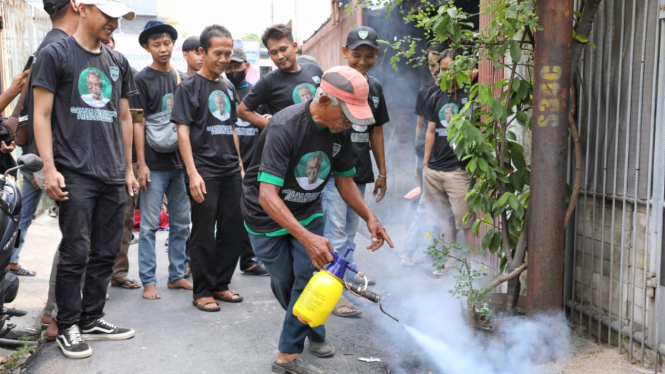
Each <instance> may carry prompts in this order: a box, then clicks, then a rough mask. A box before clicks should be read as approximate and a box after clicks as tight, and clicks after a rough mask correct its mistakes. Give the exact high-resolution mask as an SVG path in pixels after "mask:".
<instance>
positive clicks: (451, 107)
mask: <svg viewBox="0 0 665 374" xmlns="http://www.w3.org/2000/svg"><path fill="white" fill-rule="evenodd" d="M458 112H459V107H458V106H457V104H454V103H449V104H446V105H444V106H442V107H441V109H440V110H439V122H440V123H441V126H443V129H438V130H443V131H438V132H439V135H440V136H448V124H449V123H450V120H451V119H453V116H454V115H455V114H457V113H458Z"/></svg>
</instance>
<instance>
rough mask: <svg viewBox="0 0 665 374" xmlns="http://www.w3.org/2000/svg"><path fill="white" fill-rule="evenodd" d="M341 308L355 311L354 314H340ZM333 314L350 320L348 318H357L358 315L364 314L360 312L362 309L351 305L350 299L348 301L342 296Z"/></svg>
mask: <svg viewBox="0 0 665 374" xmlns="http://www.w3.org/2000/svg"><path fill="white" fill-rule="evenodd" d="M341 308H348V309H351V310H353V312H350V313H340V312H339V310H340V309H341ZM332 314H334V315H336V316H337V317H343V318H348V317H355V316H358V315H360V314H362V312H361V311H360V309H358V308H356V306H355V305H353V304H351V302H350V301H349V299H347V298H346V297H344V296H342V297H341V298H340V299H339V301H338V302H337V305H335V309H333V311H332Z"/></svg>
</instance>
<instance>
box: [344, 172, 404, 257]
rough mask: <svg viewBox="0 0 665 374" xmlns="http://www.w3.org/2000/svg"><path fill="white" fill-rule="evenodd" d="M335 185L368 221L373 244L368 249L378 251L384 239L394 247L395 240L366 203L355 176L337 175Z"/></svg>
mask: <svg viewBox="0 0 665 374" xmlns="http://www.w3.org/2000/svg"><path fill="white" fill-rule="evenodd" d="M335 187H337V191H339V194H340V196H342V199H343V200H344V202H345V203H346V205H348V206H349V208H351V209H353V211H354V212H356V213H357V214H358V215H359V216H360V217H361V218H362V219H363V220H365V222H367V228H368V229H369V232H370V233H371V235H372V244H370V245H369V246H368V247H367V249H371V250H372V251H376V250H377V249H379V248H380V247H381V246H382V245H383V242H384V240H385V241H386V242H388V245H390V248H393V242H392V241H391V240H390V237H389V236H388V233H386V229H385V228H383V226H382V225H381V224H380V223H379V220H378V219H377V218H376V216H375V215H374V213H373V212H372V210H370V209H369V207H368V206H367V204H365V199H363V196H362V195H361V194H360V190H359V189H358V186H357V185H356V182H354V181H353V177H351V176H349V177H342V176H339V175H335Z"/></svg>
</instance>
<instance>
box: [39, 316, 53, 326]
mask: <svg viewBox="0 0 665 374" xmlns="http://www.w3.org/2000/svg"><path fill="white" fill-rule="evenodd" d="M51 321H53V318H51V316H49V315H47V314H43V315H42V320H41V322H42V323H43V324H44V325H48V324H49V323H51Z"/></svg>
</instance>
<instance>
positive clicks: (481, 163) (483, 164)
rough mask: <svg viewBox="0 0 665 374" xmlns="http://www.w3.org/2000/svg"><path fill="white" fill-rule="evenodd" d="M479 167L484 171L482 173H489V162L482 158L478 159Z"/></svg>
mask: <svg viewBox="0 0 665 374" xmlns="http://www.w3.org/2000/svg"><path fill="white" fill-rule="evenodd" d="M478 167H479V168H480V170H482V171H487V167H488V165H487V161H485V160H484V159H482V158H479V159H478Z"/></svg>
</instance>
